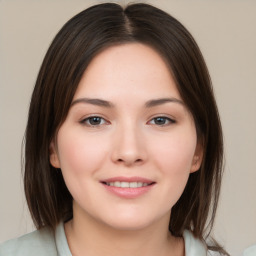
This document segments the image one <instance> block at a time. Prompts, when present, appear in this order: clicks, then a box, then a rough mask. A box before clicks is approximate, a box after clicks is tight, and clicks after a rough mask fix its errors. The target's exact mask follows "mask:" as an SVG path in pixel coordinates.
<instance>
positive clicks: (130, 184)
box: [105, 181, 152, 188]
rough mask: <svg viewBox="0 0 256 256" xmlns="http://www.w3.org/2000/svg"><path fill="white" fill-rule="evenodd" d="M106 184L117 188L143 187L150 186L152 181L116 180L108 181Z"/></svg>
mask: <svg viewBox="0 0 256 256" xmlns="http://www.w3.org/2000/svg"><path fill="white" fill-rule="evenodd" d="M105 184H106V185H108V186H111V187H117V188H141V187H146V186H149V185H151V184H152V183H146V182H124V181H115V182H106V183H105Z"/></svg>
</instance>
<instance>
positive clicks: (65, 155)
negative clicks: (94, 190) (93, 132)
mask: <svg viewBox="0 0 256 256" xmlns="http://www.w3.org/2000/svg"><path fill="white" fill-rule="evenodd" d="M62 134H63V135H64V134H65V136H62ZM58 137H59V140H58V153H59V159H60V165H61V169H62V172H63V173H64V174H65V173H69V174H70V175H86V174H88V173H93V172H94V171H96V170H97V169H98V167H99V166H100V165H101V163H102V161H103V160H104V156H106V152H107V149H106V147H105V146H104V143H102V140H101V138H99V137H97V136H96V137H95V136H88V135H87V136H85V134H83V133H78V132H74V133H68V132H64V131H63V133H62V131H61V130H60V131H59V136H58Z"/></svg>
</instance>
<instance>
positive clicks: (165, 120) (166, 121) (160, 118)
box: [149, 116, 175, 126]
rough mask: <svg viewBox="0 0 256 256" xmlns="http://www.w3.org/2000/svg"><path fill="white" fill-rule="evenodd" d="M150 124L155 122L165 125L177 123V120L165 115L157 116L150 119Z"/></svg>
mask: <svg viewBox="0 0 256 256" xmlns="http://www.w3.org/2000/svg"><path fill="white" fill-rule="evenodd" d="M149 123H150V124H155V125H158V126H165V125H169V124H173V123H175V120H173V119H171V118H169V117H165V116H157V117H155V118H153V119H151V120H150V121H149Z"/></svg>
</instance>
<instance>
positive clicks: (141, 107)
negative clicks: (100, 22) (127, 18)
mask: <svg viewBox="0 0 256 256" xmlns="http://www.w3.org/2000/svg"><path fill="white" fill-rule="evenodd" d="M51 152H52V153H51V155H50V161H51V164H52V165H53V166H54V167H56V168H61V171H62V174H63V177H64V180H65V182H66V185H67V188H68V189H69V191H70V193H71V194H72V196H73V199H74V208H73V211H74V218H75V217H77V218H84V219H86V218H93V219H94V220H95V221H97V222H98V223H102V224H105V225H108V226H110V227H113V228H115V229H129V230H130V229H133V230H134V229H141V228H144V227H147V226H150V225H152V224H156V223H160V222H162V221H163V220H165V221H169V217H170V214H171V209H172V207H173V205H174V204H175V203H176V202H177V200H178V199H179V198H180V196H181V194H182V192H183V190H184V188H185V185H186V183H187V180H188V177H189V175H190V173H191V172H194V171H196V170H198V169H199V167H200V162H201V158H202V152H201V147H200V145H199V144H198V143H197V135H196V129H195V124H194V121H193V118H192V116H191V114H190V113H189V111H188V110H187V109H186V107H185V105H184V103H183V101H182V99H181V97H180V95H179V92H178V90H177V87H176V85H175V82H174V79H173V77H172V75H171V73H170V71H169V70H168V67H167V65H166V63H165V62H164V60H163V59H162V58H161V57H160V55H159V54H158V53H157V52H156V51H154V50H153V49H152V48H150V47H149V46H146V45H143V44H139V43H132V44H131V43H130V44H125V45H120V46H113V47H110V48H108V49H106V50H104V51H103V52H101V53H100V54H98V55H97V56H96V57H95V58H94V59H93V60H92V62H91V63H90V65H89V66H88V68H87V69H86V71H85V73H84V75H83V77H82V79H81V81H80V83H79V86H78V89H77V91H76V93H75V96H74V99H73V103H72V105H71V108H70V110H69V113H68V116H67V118H66V120H65V122H64V123H63V124H62V126H61V127H60V129H59V131H58V134H57V139H56V143H55V144H53V143H52V144H51Z"/></svg>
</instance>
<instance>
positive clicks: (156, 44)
mask: <svg viewBox="0 0 256 256" xmlns="http://www.w3.org/2000/svg"><path fill="white" fill-rule="evenodd" d="M129 42H140V43H144V44H147V45H149V46H151V47H152V48H154V49H155V50H156V51H158V52H159V53H160V54H161V55H162V57H163V58H164V59H165V61H166V62H167V63H168V65H169V67H170V71H171V72H172V74H173V76H174V79H175V80H176V84H177V87H178V90H179V93H180V95H181V97H182V99H183V101H184V102H185V104H186V106H187V108H188V109H189V110H190V112H191V113H192V115H193V118H194V120H195V124H196V128H197V135H198V139H200V140H201V141H202V142H203V147H204V158H203V162H202V165H201V168H200V170H199V171H198V172H195V173H192V174H191V175H190V177H189V180H188V183H187V185H186V187H185V190H184V192H183V194H182V196H181V197H180V199H179V200H178V202H177V203H176V204H175V206H174V207H173V208H172V217H171V220H170V224H169V230H170V231H171V233H172V234H173V235H174V236H181V235H182V233H183V231H184V230H185V229H188V230H190V231H192V233H193V234H194V235H195V237H198V238H200V239H204V238H205V237H207V236H208V235H209V233H210V231H211V228H212V225H213V221H214V217H215V213H216V208H217V203H218V198H219V193H220V184H221V177H222V170H223V168H222V163H223V139H222V131H221V124H220V119H219V115H218V110H217V107H216V103H215V99H214V95H213V91H212V86H211V80H210V76H209V74H208V70H207V67H206V64H205V62H204V59H203V57H202V54H201V52H200V50H199V48H198V46H197V44H196V42H195V41H194V39H193V37H192V36H191V34H190V33H189V32H188V31H187V30H186V28H184V26H183V25H182V24H181V23H180V22H178V21H177V20H176V19H175V18H173V17H172V16H170V15H169V14H167V13H165V12H164V11H162V10H160V9H158V8H155V7H153V6H151V5H148V4H131V5H128V6H126V7H125V8H122V7H121V6H120V5H118V4H114V3H106V4H99V5H95V6H92V7H90V8H88V9H86V10H84V11H82V12H81V13H79V14H77V15H76V16H75V17H73V18H72V19H71V20H69V21H68V22H67V23H66V24H65V25H64V26H63V27H62V29H61V30H60V31H59V33H58V34H57V35H56V37H55V38H54V40H53V42H52V44H51V46H50V47H49V50H48V52H47V54H46V56H45V58H44V61H43V63H42V66H41V69H40V72H39V75H38V78H37V81H36V84H35V88H34V91H33V94H32V99H31V104H30V109H29V117H28V123H27V129H26V136H25V172H24V185H25V194H26V199H27V203H28V207H29V210H30V212H31V215H32V218H33V221H34V223H35V225H36V227H37V228H38V229H40V228H42V227H44V226H49V227H52V228H55V227H56V225H57V223H58V222H59V221H61V220H64V221H65V220H68V219H70V218H72V196H71V195H70V193H69V191H68V189H67V187H66V185H65V183H64V180H63V177H62V174H61V172H59V171H56V169H54V168H53V167H52V166H51V165H50V162H49V153H50V152H49V145H50V142H51V141H52V140H53V139H54V138H55V136H56V133H57V132H58V129H59V127H60V126H61V124H62V123H63V122H64V121H65V118H66V116H67V113H68V111H69V108H70V105H71V102H72V99H73V96H74V93H75V91H76V89H77V86H78V83H79V81H80V79H81V76H82V75H83V73H84V71H85V69H86V68H87V66H88V65H89V63H90V61H91V60H92V59H93V58H94V57H95V55H97V54H98V53H99V52H100V51H102V50H104V49H105V48H107V47H109V46H112V45H117V44H122V43H129ZM207 221H208V222H207ZM208 247H210V246H208ZM211 248H212V249H214V250H218V251H219V252H223V253H225V252H224V251H222V250H221V248H220V247H219V246H218V245H217V244H216V243H215V246H213V247H211Z"/></svg>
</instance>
